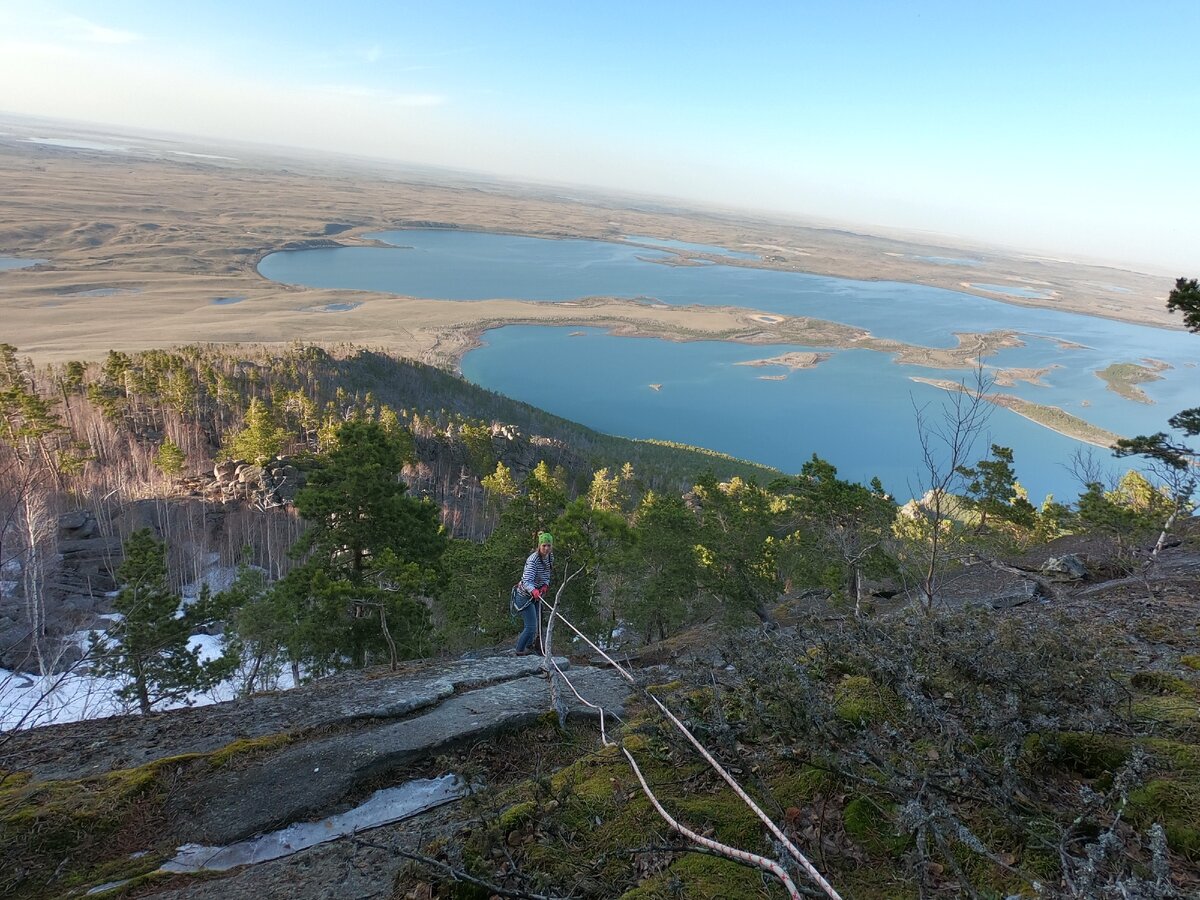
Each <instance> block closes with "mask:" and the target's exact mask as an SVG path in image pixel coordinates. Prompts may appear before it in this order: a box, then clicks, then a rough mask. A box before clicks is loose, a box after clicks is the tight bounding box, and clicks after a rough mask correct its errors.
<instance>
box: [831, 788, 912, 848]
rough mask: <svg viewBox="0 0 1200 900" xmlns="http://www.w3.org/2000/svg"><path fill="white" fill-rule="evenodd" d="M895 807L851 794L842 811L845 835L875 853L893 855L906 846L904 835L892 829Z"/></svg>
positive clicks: (894, 828) (907, 841) (906, 837)
mask: <svg viewBox="0 0 1200 900" xmlns="http://www.w3.org/2000/svg"><path fill="white" fill-rule="evenodd" d="M894 816H895V806H894V805H893V804H891V803H880V802H878V801H876V800H873V799H871V798H870V797H855V798H854V799H853V800H851V801H850V802H849V803H847V804H846V807H845V809H843V810H842V824H843V825H844V826H845V828H846V834H848V835H850V837H851V838H852V839H853V840H854V842H855V843H856V844H858V845H859V846H860V847H862V848H863V849H864V850H866V851H867V852H868V853H870V854H872V855H875V856H896V855H898V854H900V853H902V852H904V850H905V849H907V847H908V843H909V840H908V836H907V835H903V834H898V833H897V832H896V827H895V823H894V821H893V817H894Z"/></svg>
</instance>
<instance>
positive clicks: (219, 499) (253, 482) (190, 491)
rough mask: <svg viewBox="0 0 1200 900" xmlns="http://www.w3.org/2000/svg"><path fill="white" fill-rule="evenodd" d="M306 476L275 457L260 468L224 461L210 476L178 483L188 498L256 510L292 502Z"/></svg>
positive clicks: (191, 476)
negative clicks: (246, 506)
mask: <svg viewBox="0 0 1200 900" xmlns="http://www.w3.org/2000/svg"><path fill="white" fill-rule="evenodd" d="M304 482H305V475H304V472H303V471H301V470H300V469H299V468H298V467H297V466H296V465H294V464H293V463H292V461H291V460H289V459H287V458H284V457H277V458H275V459H273V460H271V461H269V462H266V463H264V464H263V465H261V466H260V465H256V464H254V463H250V462H247V461H246V460H244V459H234V460H225V461H223V462H219V463H217V464H216V465H215V466H214V467H213V472H212V474H211V475H208V474H199V475H189V476H187V477H185V478H181V479H180V480H179V482H178V484H179V487H180V488H181V489H182V490H183V492H184V493H185V494H186V495H187V496H190V497H201V498H203V499H205V500H207V501H209V502H212V503H236V502H243V503H247V504H250V505H252V506H255V507H258V508H259V509H271V508H273V507H277V506H285V505H287V504H290V503H292V502H294V501H295V499H296V493H297V492H298V491H299V490H300V488H302V487H303V486H304Z"/></svg>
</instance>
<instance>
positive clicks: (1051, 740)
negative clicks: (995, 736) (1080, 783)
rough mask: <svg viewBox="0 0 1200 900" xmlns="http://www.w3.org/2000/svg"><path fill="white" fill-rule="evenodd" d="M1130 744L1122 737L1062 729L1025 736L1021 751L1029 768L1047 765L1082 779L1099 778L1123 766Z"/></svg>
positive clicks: (1127, 739)
mask: <svg viewBox="0 0 1200 900" xmlns="http://www.w3.org/2000/svg"><path fill="white" fill-rule="evenodd" d="M1130 746H1131V742H1130V740H1129V738H1125V737H1114V736H1113V735H1107V734H1087V733H1084V732H1076V731H1064V732H1060V733H1059V734H1052V735H1033V736H1031V737H1029V738H1027V739H1026V741H1025V752H1026V756H1027V758H1028V760H1029V762H1030V764H1031V766H1033V767H1036V766H1038V765H1043V764H1048V765H1051V766H1054V767H1055V768H1058V769H1065V770H1067V771H1069V772H1074V773H1075V774H1077V775H1082V776H1083V777H1084V778H1099V777H1100V776H1102V775H1105V774H1111V773H1113V772H1115V771H1116V770H1117V769H1119V768H1120V767H1121V766H1122V765H1124V763H1125V760H1126V759H1128V758H1129V750H1130Z"/></svg>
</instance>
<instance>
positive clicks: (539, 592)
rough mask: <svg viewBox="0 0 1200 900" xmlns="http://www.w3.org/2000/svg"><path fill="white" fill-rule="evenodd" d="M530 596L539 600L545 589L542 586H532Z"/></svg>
mask: <svg viewBox="0 0 1200 900" xmlns="http://www.w3.org/2000/svg"><path fill="white" fill-rule="evenodd" d="M530 596H532V597H533V599H534V600H539V601H540V600H541V599H542V598H543V597H545V596H546V589H545V588H544V587H540V588H534V591H533V593H532V594H531V595H530Z"/></svg>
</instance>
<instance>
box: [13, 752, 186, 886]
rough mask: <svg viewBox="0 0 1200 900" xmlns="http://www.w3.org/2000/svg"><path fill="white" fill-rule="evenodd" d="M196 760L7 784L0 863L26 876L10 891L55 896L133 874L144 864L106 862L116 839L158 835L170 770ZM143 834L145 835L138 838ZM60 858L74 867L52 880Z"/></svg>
mask: <svg viewBox="0 0 1200 900" xmlns="http://www.w3.org/2000/svg"><path fill="white" fill-rule="evenodd" d="M200 758H201V757H200V756H199V755H198V754H186V755H182V756H175V757H168V758H165V759H159V760H154V761H153V762H150V763H147V764H145V765H143V766H138V767H136V768H133V769H121V770H118V771H115V772H109V773H107V774H104V775H96V776H91V777H88V778H83V779H78V780H59V781H32V780H30V779H29V778H27V777H26V778H12V779H10V780H9V782H8V783H7V784H5V785H4V788H3V791H2V792H0V857H3V858H5V859H8V860H12V861H13V862H14V864H16V865H18V866H19V867H20V869H21V871H22V872H23V873H24V877H23V880H22V881H20V882H19V883H17V884H16V885H14V890H15V891H16V893H17V894H18V895H20V896H24V897H41V896H47V895H48V894H49V895H53V894H57V893H59V892H60V891H61V887H62V885H63V884H64V883H70V884H98V883H100V884H102V883H104V882H106V881H115V880H120V878H121V877H130V874H129V873H130V872H132V873H133V874H134V875H137V874H139V873H140V872H141V866H142V864H141V863H140V862H139V861H135V862H134V863H133V864H132V865H130V864H129V861H128V860H123V859H119V860H112V859H109V858H106V855H107V854H110V853H111V852H112V847H113V846H114V844H116V843H118V842H117V841H115V840H114V838H115V836H116V835H118V834H125V835H126V836H127V838H129V839H132V840H134V841H135V842H137V843H140V844H142V845H143V846H151V845H153V843H154V841H155V840H156V839H157V838H158V837H160V835H159V834H157V833H155V832H153V830H152V829H153V825H152V824H149V823H152V822H153V820H154V818H155V816H154V814H153V813H154V810H156V808H157V807H158V806H159V804H161V802H162V796H161V795H162V787H163V783H164V778H165V777H169V776H167V772H168V770H171V771H172V772H173V771H174V770H176V769H178V768H179V767H181V766H186V765H188V764H190V763H192V762H194V761H195V760H197V759H200ZM143 831H145V832H146V833H144V834H143V833H142V832H143ZM64 859H69V860H70V861H71V868H70V869H69V870H68V871H67V872H65V873H64V874H62V875H60V876H59V877H60V879H61V880H60V881H59V882H57V886H56V887H55V888H51V887H50V882H51V880H52V878H53V877H54V874H55V872H56V871H57V870H58V869H59V868H60V866H61V863H62V861H63V860H64Z"/></svg>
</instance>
